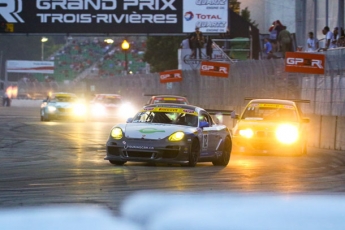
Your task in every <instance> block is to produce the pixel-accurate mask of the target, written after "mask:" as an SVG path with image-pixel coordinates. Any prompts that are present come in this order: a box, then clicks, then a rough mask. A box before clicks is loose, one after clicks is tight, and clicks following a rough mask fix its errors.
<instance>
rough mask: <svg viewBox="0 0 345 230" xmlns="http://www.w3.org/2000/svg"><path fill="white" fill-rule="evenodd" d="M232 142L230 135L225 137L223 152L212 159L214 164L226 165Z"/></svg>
mask: <svg viewBox="0 0 345 230" xmlns="http://www.w3.org/2000/svg"><path fill="white" fill-rule="evenodd" d="M231 149H232V143H231V139H230V137H226V138H225V142H224V147H223V153H222V155H221V156H220V157H219V158H217V159H216V160H214V161H212V164H213V165H215V166H227V165H228V163H229V161H230V156H231Z"/></svg>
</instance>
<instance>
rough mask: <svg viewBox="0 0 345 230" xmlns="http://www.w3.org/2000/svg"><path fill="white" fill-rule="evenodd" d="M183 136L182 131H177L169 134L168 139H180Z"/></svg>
mask: <svg viewBox="0 0 345 230" xmlns="http://www.w3.org/2000/svg"><path fill="white" fill-rule="evenodd" d="M183 138H184V132H181V131H178V132H176V133H173V134H171V135H170V137H169V141H180V140H182V139H183Z"/></svg>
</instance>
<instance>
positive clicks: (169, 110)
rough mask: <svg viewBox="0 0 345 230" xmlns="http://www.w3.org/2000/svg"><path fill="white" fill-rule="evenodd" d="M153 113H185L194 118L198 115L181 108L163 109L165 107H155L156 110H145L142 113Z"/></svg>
mask: <svg viewBox="0 0 345 230" xmlns="http://www.w3.org/2000/svg"><path fill="white" fill-rule="evenodd" d="M145 111H153V112H168V113H187V114H191V115H194V116H197V115H198V113H197V112H196V111H194V110H190V109H183V108H165V107H156V108H152V107H150V108H145V109H144V110H143V111H142V112H145Z"/></svg>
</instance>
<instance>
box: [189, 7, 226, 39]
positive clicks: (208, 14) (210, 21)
mask: <svg viewBox="0 0 345 230" xmlns="http://www.w3.org/2000/svg"><path fill="white" fill-rule="evenodd" d="M228 2H229V1H228V0H193V1H192V0H184V1H183V33H190V32H193V31H194V30H195V27H199V28H200V31H201V32H203V33H226V30H227V27H228V12H229V7H228Z"/></svg>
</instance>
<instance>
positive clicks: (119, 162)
mask: <svg viewBox="0 0 345 230" xmlns="http://www.w3.org/2000/svg"><path fill="white" fill-rule="evenodd" d="M109 162H110V163H111V164H113V165H124V164H125V163H126V162H127V161H114V160H109Z"/></svg>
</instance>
